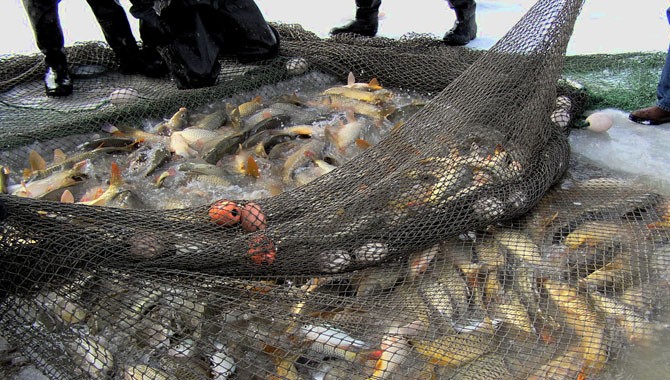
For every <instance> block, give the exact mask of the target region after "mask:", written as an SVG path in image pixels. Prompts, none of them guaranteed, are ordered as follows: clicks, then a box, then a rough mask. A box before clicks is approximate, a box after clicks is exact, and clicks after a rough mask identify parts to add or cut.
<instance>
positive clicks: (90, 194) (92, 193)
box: [78, 186, 105, 203]
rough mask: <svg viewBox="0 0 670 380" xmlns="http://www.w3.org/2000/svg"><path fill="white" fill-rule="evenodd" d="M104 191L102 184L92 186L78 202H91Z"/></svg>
mask: <svg viewBox="0 0 670 380" xmlns="http://www.w3.org/2000/svg"><path fill="white" fill-rule="evenodd" d="M104 192H105V191H104V190H103V189H102V187H100V186H98V187H92V188H90V189H88V190H86V192H85V193H84V194H83V195H82V196H81V198H79V202H78V203H84V202H90V201H92V200H94V199H98V198H100V196H101V195H102V193H104Z"/></svg>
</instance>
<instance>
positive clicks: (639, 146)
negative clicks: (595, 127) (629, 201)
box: [570, 109, 670, 195]
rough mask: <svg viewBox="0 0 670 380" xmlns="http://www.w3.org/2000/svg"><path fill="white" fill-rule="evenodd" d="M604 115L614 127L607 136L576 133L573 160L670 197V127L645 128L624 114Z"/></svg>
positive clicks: (572, 138) (583, 131)
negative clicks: (596, 167) (612, 173)
mask: <svg viewBox="0 0 670 380" xmlns="http://www.w3.org/2000/svg"><path fill="white" fill-rule="evenodd" d="M601 112H605V113H607V114H609V115H611V116H612V118H613V119H614V125H613V126H612V128H610V129H609V130H608V131H607V132H604V133H595V132H591V131H589V130H586V129H576V130H573V131H572V132H571V135H570V146H571V148H572V153H573V156H575V158H576V159H578V160H580V161H585V162H588V163H591V164H593V165H596V166H599V167H602V168H604V169H607V170H611V171H613V172H614V173H619V174H621V175H624V176H628V177H630V178H632V179H634V180H635V182H639V183H641V184H644V185H648V186H650V187H651V188H653V189H655V190H657V191H659V192H661V193H663V194H666V195H667V194H670V176H669V175H670V149H669V147H670V124H667V125H658V126H649V125H642V124H638V123H634V122H632V121H630V120H628V112H624V111H622V110H617V109H606V110H602V111H601Z"/></svg>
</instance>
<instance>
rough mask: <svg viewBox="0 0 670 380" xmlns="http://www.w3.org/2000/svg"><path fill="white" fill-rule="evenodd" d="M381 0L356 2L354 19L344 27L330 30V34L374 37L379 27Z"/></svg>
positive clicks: (359, 0)
mask: <svg viewBox="0 0 670 380" xmlns="http://www.w3.org/2000/svg"><path fill="white" fill-rule="evenodd" d="M381 4H382V1H381V0H356V19H355V20H354V21H352V22H350V23H348V24H346V25H344V26H340V27H335V28H333V29H331V31H330V34H332V35H337V34H343V33H353V34H359V35H361V36H368V37H374V36H375V35H376V34H377V29H378V27H379V7H380V6H381Z"/></svg>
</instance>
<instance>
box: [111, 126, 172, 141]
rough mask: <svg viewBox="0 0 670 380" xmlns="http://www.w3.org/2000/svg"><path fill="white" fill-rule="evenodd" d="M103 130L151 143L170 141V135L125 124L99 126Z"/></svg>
mask: <svg viewBox="0 0 670 380" xmlns="http://www.w3.org/2000/svg"><path fill="white" fill-rule="evenodd" d="M101 129H102V130H103V131H105V132H107V133H109V134H112V135H114V136H121V137H124V136H126V137H130V138H132V139H134V140H135V141H143V142H147V143H152V144H164V145H167V144H168V142H169V141H170V137H168V136H161V135H157V134H155V133H150V132H146V131H143V130H141V129H137V128H133V127H129V126H126V125H121V124H119V125H112V124H109V123H107V124H104V125H103V126H102V128H101Z"/></svg>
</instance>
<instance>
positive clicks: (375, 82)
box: [368, 78, 382, 90]
mask: <svg viewBox="0 0 670 380" xmlns="http://www.w3.org/2000/svg"><path fill="white" fill-rule="evenodd" d="M368 86H370V88H372V89H374V90H381V89H382V86H381V85H380V84H379V80H377V78H372V79H370V83H368Z"/></svg>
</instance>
